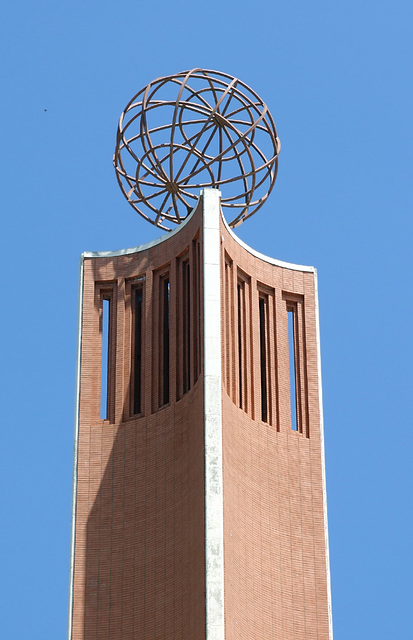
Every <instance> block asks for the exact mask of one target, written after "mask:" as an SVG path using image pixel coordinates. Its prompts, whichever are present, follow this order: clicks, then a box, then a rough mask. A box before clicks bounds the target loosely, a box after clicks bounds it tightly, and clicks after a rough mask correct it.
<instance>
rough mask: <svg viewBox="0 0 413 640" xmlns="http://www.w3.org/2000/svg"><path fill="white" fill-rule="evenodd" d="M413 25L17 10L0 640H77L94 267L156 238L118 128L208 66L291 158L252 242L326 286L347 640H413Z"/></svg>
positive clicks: (21, 6) (234, 8)
mask: <svg viewBox="0 0 413 640" xmlns="http://www.w3.org/2000/svg"><path fill="white" fill-rule="evenodd" d="M412 22H413V5H412V3H411V1H408V0H405V1H402V0H392V1H391V0H375V1H374V2H373V1H372V0H364V1H363V0H358V1H356V0H347V1H342V2H331V0H315V2H307V1H304V0H296V1H295V2H282V3H281V2H278V1H276V0H256V1H255V2H251V3H250V4H244V5H243V4H241V3H240V2H235V0H229V1H225V0H224V1H222V0H219V1H218V0H209V1H208V2H204V1H202V0H201V1H200V2H196V3H195V2H184V1H183V0H176V1H175V2H166V1H165V0H160V1H159V2H153V3H149V2H146V3H143V2H132V1H130V0H118V1H117V2H108V1H107V0H100V1H99V2H98V1H97V0H86V1H85V0H82V2H80V1H79V0H71V2H67V1H64V0H63V1H59V2H56V1H53V2H52V1H51V0H37V1H36V2H34V1H32V2H30V1H29V0H26V1H23V0H13V2H9V3H5V4H4V6H3V8H2V18H1V27H0V29H1V33H0V53H1V56H0V59H1V67H2V68H1V77H2V97H1V101H0V109H1V118H0V127H1V137H0V139H1V145H2V153H1V161H0V162H1V172H0V176H1V177H0V180H1V200H0V202H1V212H2V215H1V218H0V220H1V227H2V233H1V238H2V273H3V286H2V312H1V316H0V322H1V328H2V330H1V337H2V343H3V344H2V349H1V358H0V366H1V394H2V401H1V406H2V411H1V414H2V420H1V425H2V438H1V439H2V462H1V465H0V469H1V476H2V477H1V487H2V491H1V514H2V531H1V547H0V548H1V564H0V566H1V579H0V580H1V587H0V637H1V638H2V639H4V640H9V639H10V640H49V639H51V640H54V639H58V638H64V637H65V634H66V617H67V591H68V570H69V537H70V510H71V490H72V452H73V416H74V388H75V359H76V332H77V294H78V260H79V256H80V253H81V252H82V251H85V250H109V249H119V248H124V247H129V246H134V245H137V244H141V243H142V242H147V241H149V240H151V239H153V238H154V237H157V235H158V231H157V230H156V229H155V228H154V227H152V226H150V225H148V224H147V223H145V222H144V221H143V220H142V221H141V220H140V219H138V217H137V215H136V214H135V213H134V211H133V210H132V208H131V207H130V206H129V205H128V204H127V203H126V201H125V199H124V197H123V196H122V194H121V192H120V189H119V187H118V185H117V182H116V178H115V175H114V170H113V168H112V154H113V150H114V144H115V133H116V126H117V119H118V117H119V115H120V113H121V111H122V109H123V108H124V106H125V105H126V103H127V102H128V100H129V99H130V98H131V97H132V95H133V94H134V93H136V92H137V91H138V90H139V89H140V88H141V87H143V86H144V85H145V84H146V83H147V82H149V81H150V80H152V79H153V78H155V77H158V76H160V75H164V74H170V73H174V72H176V71H181V70H184V69H188V68H192V67H198V66H199V67H205V68H210V69H218V70H222V71H225V72H227V73H230V74H232V75H235V76H238V77H239V78H241V79H242V80H243V81H244V82H246V83H247V84H250V85H251V86H252V87H253V88H254V89H255V90H256V91H257V92H258V93H259V94H260V95H261V96H262V98H263V99H264V100H265V101H266V103H267V104H268V106H269V108H270V110H271V112H272V114H273V116H274V119H275V122H276V125H277V130H278V133H279V136H280V138H281V142H282V150H281V155H280V164H279V174H278V178H277V184H276V187H275V189H274V191H273V193H272V195H271V197H270V199H269V200H268V202H267V203H266V205H265V206H264V207H263V209H261V211H260V212H259V213H258V214H257V215H256V216H255V217H254V218H252V219H251V220H249V221H247V222H246V223H245V224H244V225H242V226H241V227H240V228H239V235H240V236H241V237H242V239H244V240H245V241H246V242H247V243H248V244H250V245H251V246H253V247H254V248H255V249H257V250H258V251H261V252H262V253H265V254H268V255H271V256H273V257H275V258H279V259H282V260H287V261H291V262H298V263H300V264H311V265H315V266H316V267H317V268H318V274H319V286H320V306H321V341H322V342H321V346H322V367H323V389H324V413H325V437H326V461H327V495H328V510H329V529H330V553H331V575H332V596H333V621H334V631H335V640H350V639H351V640H366V639H370V638H371V639H372V640H390V639H393V638H397V639H399V638H400V639H403V640H404V639H405V638H409V637H411V604H412V587H411V575H412V573H413V566H412V524H413V523H412V508H411V506H412V505H411V501H412V495H413V487H412V471H411V463H410V460H411V452H412V450H413V442H412V434H413V429H412V409H411V404H412V400H411V395H412V392H411V389H412V339H411V324H412V315H413V304H412V258H411V244H412V213H413V206H412V204H413V195H412V180H411V173H412V166H413V162H412V161H413V143H412V113H413V109H412V106H413V105H412V102H413V101H412V69H411V66H412V54H413V45H412V42H413V35H412Z"/></svg>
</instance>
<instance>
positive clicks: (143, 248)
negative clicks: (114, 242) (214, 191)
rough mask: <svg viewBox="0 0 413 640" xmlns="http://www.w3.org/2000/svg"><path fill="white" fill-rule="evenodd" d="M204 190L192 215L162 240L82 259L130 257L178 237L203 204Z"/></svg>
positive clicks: (87, 253) (89, 254) (87, 254)
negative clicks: (175, 236)
mask: <svg viewBox="0 0 413 640" xmlns="http://www.w3.org/2000/svg"><path fill="white" fill-rule="evenodd" d="M203 191H204V190H203V189H202V190H201V193H200V194H199V197H198V200H197V202H196V204H195V206H194V208H193V209H192V211H191V213H190V214H189V215H188V216H187V217H186V218H185V220H184V221H183V222H182V224H179V225H177V226H176V227H175V229H173V230H172V231H168V232H167V233H164V234H163V236H161V237H160V238H156V239H155V240H151V241H150V242H147V243H146V244H140V245H138V246H137V247H130V248H129V249H117V250H116V251H84V252H83V253H82V256H81V257H82V258H115V257H117V256H127V255H130V254H132V253H139V252H140V251H147V250H148V249H151V248H152V247H156V245H157V244H161V243H162V242H165V241H166V240H169V238H172V236H174V235H176V234H177V233H179V231H180V230H181V229H182V228H183V227H185V225H186V224H187V223H188V222H189V221H190V220H191V218H192V217H193V215H194V213H195V211H196V210H197V208H198V207H199V204H200V202H201V198H202V195H203Z"/></svg>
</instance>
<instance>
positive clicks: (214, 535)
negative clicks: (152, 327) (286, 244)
mask: <svg viewBox="0 0 413 640" xmlns="http://www.w3.org/2000/svg"><path fill="white" fill-rule="evenodd" d="M201 193H202V195H203V274H204V278H203V290H204V301H203V307H204V425H205V571H206V575H205V586H206V603H205V609H206V639H207V640H224V639H225V619H224V513H223V511H224V505H223V476H222V390H221V384H222V372H221V285H220V269H221V266H220V231H219V217H220V196H221V193H220V191H218V190H217V189H203V190H202V192H201Z"/></svg>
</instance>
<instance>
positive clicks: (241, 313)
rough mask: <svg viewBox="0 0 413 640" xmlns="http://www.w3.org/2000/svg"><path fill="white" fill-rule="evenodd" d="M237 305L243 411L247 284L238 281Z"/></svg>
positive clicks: (241, 405) (239, 398)
mask: <svg viewBox="0 0 413 640" xmlns="http://www.w3.org/2000/svg"><path fill="white" fill-rule="evenodd" d="M237 303H238V327H237V333H238V404H239V406H240V408H241V409H243V408H244V404H245V398H244V368H245V344H244V342H245V340H244V333H245V331H244V328H245V282H244V281H242V280H239V281H238V284H237Z"/></svg>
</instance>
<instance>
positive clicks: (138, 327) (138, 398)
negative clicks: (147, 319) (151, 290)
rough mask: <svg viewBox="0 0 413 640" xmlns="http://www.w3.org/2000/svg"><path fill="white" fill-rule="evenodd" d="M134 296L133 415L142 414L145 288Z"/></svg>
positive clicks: (140, 286)
mask: <svg viewBox="0 0 413 640" xmlns="http://www.w3.org/2000/svg"><path fill="white" fill-rule="evenodd" d="M132 295H133V298H132V299H133V302H132V304H133V328H132V331H133V334H132V335H133V353H132V363H133V364H132V366H133V369H132V414H133V415H137V414H139V413H141V412H142V306H143V286H142V285H141V284H140V285H137V286H136V287H134V288H133V289H132Z"/></svg>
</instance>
